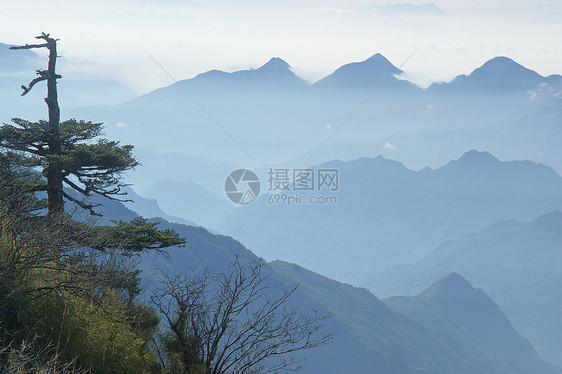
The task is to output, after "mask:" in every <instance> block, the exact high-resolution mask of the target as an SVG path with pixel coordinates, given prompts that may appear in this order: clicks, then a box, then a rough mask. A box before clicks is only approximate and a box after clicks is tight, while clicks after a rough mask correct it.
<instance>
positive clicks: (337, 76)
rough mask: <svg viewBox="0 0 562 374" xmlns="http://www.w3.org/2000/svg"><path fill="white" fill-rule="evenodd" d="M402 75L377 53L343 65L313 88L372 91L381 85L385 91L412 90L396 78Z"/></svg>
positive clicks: (400, 71)
mask: <svg viewBox="0 0 562 374" xmlns="http://www.w3.org/2000/svg"><path fill="white" fill-rule="evenodd" d="M403 73H404V72H403V71H402V70H400V69H399V68H397V67H396V66H394V65H393V64H392V63H391V62H390V61H388V60H387V59H386V57H384V56H383V55H381V54H380V53H377V54H375V55H373V56H371V57H369V58H368V59H367V60H365V61H362V62H352V63H350V64H347V65H343V66H342V67H340V68H338V69H337V70H336V71H335V72H333V73H332V74H330V75H328V76H327V77H325V78H322V79H321V80H319V81H318V82H316V83H314V85H313V88H316V89H324V90H326V89H327V90H334V91H337V90H341V89H346V90H349V89H355V90H357V89H360V90H363V89H369V90H371V91H373V90H375V89H376V88H378V87H379V86H381V85H382V84H384V88H385V89H399V88H401V89H403V90H404V89H408V88H413V87H414V85H413V84H412V83H410V82H407V81H403V80H399V79H398V78H397V76H400V75H402V74H403Z"/></svg>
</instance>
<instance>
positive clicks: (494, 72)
mask: <svg viewBox="0 0 562 374" xmlns="http://www.w3.org/2000/svg"><path fill="white" fill-rule="evenodd" d="M541 83H546V84H554V85H559V84H560V75H551V76H549V77H543V76H541V75H540V74H538V73H537V72H535V71H533V70H530V69H528V68H526V67H524V66H522V65H520V64H518V63H517V62H515V61H513V60H512V59H510V58H509V57H505V56H500V57H494V58H493V59H491V60H489V61H487V62H486V63H484V65H482V66H481V67H479V68H477V69H475V70H474V71H473V72H472V73H470V75H468V76H466V75H459V76H457V77H456V78H454V79H453V80H452V81H451V82H449V83H435V84H433V85H431V86H430V87H429V90H430V91H432V90H438V89H441V90H446V91H448V92H471V91H486V92H516V91H526V90H530V89H534V88H536V87H537V86H539V85H540V84H541Z"/></svg>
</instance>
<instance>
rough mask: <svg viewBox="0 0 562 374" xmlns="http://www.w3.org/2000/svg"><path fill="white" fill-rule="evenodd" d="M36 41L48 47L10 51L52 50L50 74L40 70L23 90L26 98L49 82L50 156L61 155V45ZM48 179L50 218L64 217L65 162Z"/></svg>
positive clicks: (56, 163) (52, 169)
mask: <svg viewBox="0 0 562 374" xmlns="http://www.w3.org/2000/svg"><path fill="white" fill-rule="evenodd" d="M35 38H36V39H41V40H44V41H45V43H41V44H26V45H22V46H15V47H10V49H14V50H17V49H32V48H47V49H48V50H49V65H48V68H47V70H44V69H39V70H37V75H38V77H37V78H35V79H33V80H32V81H31V82H30V83H29V85H28V86H27V87H26V86H21V88H22V89H23V93H22V94H21V95H22V96H24V95H26V94H27V93H28V92H29V91H31V89H32V88H33V86H35V85H36V84H37V83H39V82H41V81H44V80H46V81H47V97H46V98H45V102H46V103H47V107H48V108H49V122H48V128H47V134H48V138H47V139H48V140H47V144H48V154H49V155H60V154H61V139H60V134H59V123H60V108H59V103H58V94H57V79H59V78H62V76H60V75H58V74H57V73H56V64H57V57H58V56H57V41H58V39H54V38H51V37H50V35H49V34H45V33H44V32H42V33H41V35H39V36H36V37H35ZM46 177H47V181H48V182H47V195H48V199H49V213H50V214H60V213H62V212H63V211H64V200H63V174H62V166H61V161H60V160H59V159H58V158H53V159H52V160H51V161H50V163H49V167H48V168H47V169H46Z"/></svg>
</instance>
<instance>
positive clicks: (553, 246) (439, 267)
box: [379, 175, 562, 366]
mask: <svg viewBox="0 0 562 374" xmlns="http://www.w3.org/2000/svg"><path fill="white" fill-rule="evenodd" d="M529 178H533V176H532V175H530V176H529ZM537 192H538V191H537ZM561 228H562V213H561V212H560V211H553V212H551V213H548V214H544V215H542V216H540V217H538V218H537V219H535V220H533V221H531V222H528V223H522V222H516V221H502V222H498V223H495V224H492V225H490V226H489V227H487V228H486V229H484V230H482V231H478V232H476V233H473V234H470V235H468V236H466V237H465V238H462V239H459V240H455V241H448V242H444V243H443V244H441V245H440V246H438V247H437V248H436V249H435V250H434V251H433V252H431V253H430V254H429V255H427V256H426V257H424V258H423V259H421V260H419V261H418V262H415V263H413V264H411V265H406V266H402V267H397V268H396V269H393V270H391V271H388V272H386V273H385V274H384V275H382V276H380V277H379V278H380V279H383V280H384V282H383V283H384V284H385V285H387V287H390V288H391V289H392V290H393V291H394V292H395V293H398V294H413V293H416V292H418V290H419V289H422V288H424V287H427V286H428V285H429V284H431V282H432V281H433V279H435V278H437V277H439V276H442V275H443V274H446V273H448V272H452V271H456V272H459V273H462V274H465V275H466V276H467V277H469V278H470V279H471V280H472V281H473V282H474V283H475V284H477V285H478V286H479V287H481V288H482V289H483V290H485V291H486V292H487V293H489V294H490V295H491V296H492V297H493V298H494V300H495V301H496V302H497V303H498V304H499V305H500V306H501V308H502V310H503V311H504V312H505V313H506V314H507V316H508V317H509V318H510V320H511V321H512V322H513V324H514V326H515V327H516V328H517V330H518V331H520V332H521V333H522V334H523V335H524V336H526V337H528V338H529V340H531V342H532V343H533V344H534V346H535V347H536V348H537V350H538V351H539V353H540V354H541V356H542V357H543V358H545V359H546V360H548V361H551V362H553V363H555V364H557V365H559V366H560V365H562V360H561V358H560V354H559V353H560V351H561V350H562V339H560V334H559V331H561V329H562V321H561V320H560V315H561V314H562V291H561V290H560V284H562V270H561V269H562V252H561V251H560V249H561V248H562V230H561Z"/></svg>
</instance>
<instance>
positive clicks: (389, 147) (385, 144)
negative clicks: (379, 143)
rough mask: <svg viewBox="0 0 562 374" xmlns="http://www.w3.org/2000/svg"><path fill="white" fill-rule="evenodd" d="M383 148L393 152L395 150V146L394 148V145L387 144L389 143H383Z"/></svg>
mask: <svg viewBox="0 0 562 374" xmlns="http://www.w3.org/2000/svg"><path fill="white" fill-rule="evenodd" d="M384 148H386V149H392V150H393V151H394V150H396V146H395V145H394V144H392V143H389V142H385V143H384Z"/></svg>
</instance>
